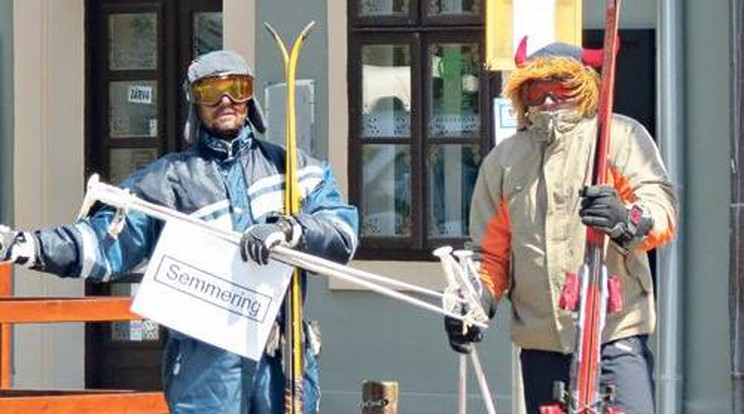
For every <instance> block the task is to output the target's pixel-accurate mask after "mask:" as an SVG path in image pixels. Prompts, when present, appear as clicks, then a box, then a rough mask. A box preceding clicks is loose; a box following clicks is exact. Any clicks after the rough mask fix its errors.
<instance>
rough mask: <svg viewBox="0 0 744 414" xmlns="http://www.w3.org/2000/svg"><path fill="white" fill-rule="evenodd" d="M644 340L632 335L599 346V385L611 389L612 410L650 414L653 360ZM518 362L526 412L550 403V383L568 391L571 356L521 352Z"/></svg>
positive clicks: (643, 337)
mask: <svg viewBox="0 0 744 414" xmlns="http://www.w3.org/2000/svg"><path fill="white" fill-rule="evenodd" d="M647 341H648V337H647V336H645V335H643V336H633V337H630V338H624V339H620V340H617V341H614V342H610V343H607V344H604V345H603V346H602V373H601V374H600V383H601V384H602V385H608V384H611V385H613V386H614V387H615V395H616V397H615V407H616V408H618V409H620V410H622V411H623V412H625V413H626V414H653V413H654V380H653V369H654V357H653V354H651V351H650V350H649V349H648V344H647ZM519 359H520V361H521V362H522V381H523V382H524V399H525V405H526V407H527V413H529V414H533V413H538V412H539V409H540V406H541V405H544V404H548V403H550V402H551V401H554V397H553V382H555V381H563V382H564V383H565V384H566V388H568V380H569V376H570V369H571V355H565V354H561V353H558V352H547V351H535V350H529V349H523V350H522V351H521V352H520V355H519Z"/></svg>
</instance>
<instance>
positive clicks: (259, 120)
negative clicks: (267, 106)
mask: <svg viewBox="0 0 744 414" xmlns="http://www.w3.org/2000/svg"><path fill="white" fill-rule="evenodd" d="M248 121H249V122H250V123H251V124H252V125H253V127H254V128H256V131H258V132H260V133H262V134H263V133H264V132H266V121H264V116H263V112H262V111H261V105H260V104H259V102H258V98H256V97H255V96H254V97H253V98H251V99H249V100H248Z"/></svg>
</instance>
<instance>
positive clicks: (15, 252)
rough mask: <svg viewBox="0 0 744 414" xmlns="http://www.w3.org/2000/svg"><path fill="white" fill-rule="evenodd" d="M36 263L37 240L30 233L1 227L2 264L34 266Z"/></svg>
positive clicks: (0, 261)
mask: <svg viewBox="0 0 744 414" xmlns="http://www.w3.org/2000/svg"><path fill="white" fill-rule="evenodd" d="M35 261H36V239H34V237H33V236H32V235H30V234H28V233H25V232H20V231H16V230H13V229H11V228H10V227H8V226H3V225H0V263H2V262H13V263H17V264H21V265H23V264H25V265H29V266H31V265H33V264H34V263H35Z"/></svg>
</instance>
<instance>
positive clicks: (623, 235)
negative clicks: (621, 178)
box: [579, 185, 654, 245]
mask: <svg viewBox="0 0 744 414" xmlns="http://www.w3.org/2000/svg"><path fill="white" fill-rule="evenodd" d="M581 197H582V199H581V209H580V210H579V216H580V217H581V222H582V223H584V224H586V225H587V226H591V227H594V228H597V229H599V230H601V231H603V232H604V233H606V234H607V235H608V236H610V238H611V239H612V240H614V241H615V242H617V243H620V244H621V245H625V244H627V243H628V242H630V241H632V240H633V239H635V238H641V237H643V236H645V235H646V234H648V232H649V231H651V228H652V227H653V225H654V221H653V219H652V218H651V217H650V216H649V215H648V214H647V212H646V211H645V209H644V208H643V207H642V206H640V205H637V204H631V205H629V206H625V205H623V203H622V202H621V201H620V197H619V196H618V194H617V190H615V188H614V187H611V186H607V185H594V186H591V187H586V188H584V189H583V190H582V191H581Z"/></svg>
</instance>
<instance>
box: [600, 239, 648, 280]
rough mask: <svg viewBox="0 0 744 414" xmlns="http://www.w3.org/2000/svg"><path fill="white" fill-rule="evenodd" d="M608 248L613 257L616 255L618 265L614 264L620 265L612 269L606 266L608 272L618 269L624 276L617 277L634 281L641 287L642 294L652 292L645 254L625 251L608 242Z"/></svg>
mask: <svg viewBox="0 0 744 414" xmlns="http://www.w3.org/2000/svg"><path fill="white" fill-rule="evenodd" d="M609 247H610V250H611V251H612V252H613V255H616V257H617V258H618V259H619V260H618V262H619V263H616V264H617V265H620V266H618V267H615V268H614V269H613V268H610V267H609V266H608V269H609V271H610V272H612V270H617V269H620V270H622V271H623V272H624V273H625V275H618V276H621V277H622V276H625V277H627V278H629V279H635V280H637V281H638V283H639V284H640V285H641V289H643V292H644V293H649V292H652V291H653V290H654V282H653V279H652V277H651V268H650V267H649V264H648V256H647V254H646V253H645V252H638V251H632V250H625V249H623V248H622V247H620V246H618V245H617V244H615V243H612V242H610V246H609Z"/></svg>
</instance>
